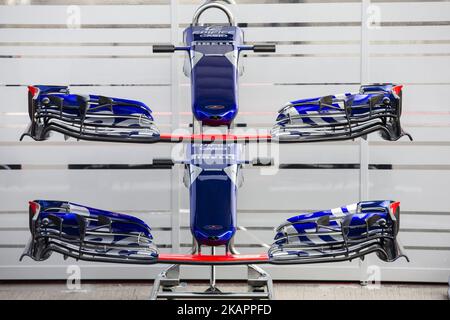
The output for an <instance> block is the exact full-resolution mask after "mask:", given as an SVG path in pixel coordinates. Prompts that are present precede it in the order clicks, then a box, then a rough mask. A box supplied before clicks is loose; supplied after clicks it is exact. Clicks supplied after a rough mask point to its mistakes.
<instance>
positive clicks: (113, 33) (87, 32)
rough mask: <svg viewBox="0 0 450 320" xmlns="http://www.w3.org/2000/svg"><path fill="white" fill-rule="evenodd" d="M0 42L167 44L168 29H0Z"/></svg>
mask: <svg viewBox="0 0 450 320" xmlns="http://www.w3.org/2000/svg"><path fill="white" fill-rule="evenodd" d="M0 42H33V43H34V42H50V43H58V44H67V43H74V42H75V43H80V42H81V43H98V42H102V43H105V42H106V43H111V42H132V43H167V42H170V29H143V28H141V29H135V28H128V29H120V28H116V29H83V28H82V29H38V28H35V29H11V28H4V29H0Z"/></svg>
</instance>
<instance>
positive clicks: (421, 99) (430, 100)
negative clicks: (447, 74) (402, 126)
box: [402, 84, 450, 116]
mask: <svg viewBox="0 0 450 320" xmlns="http://www.w3.org/2000/svg"><path fill="white" fill-rule="evenodd" d="M402 90H403V110H405V112H412V111H419V112H425V113H426V112H434V111H438V112H439V111H441V112H442V111H443V112H449V111H450V107H449V105H448V103H446V102H445V101H449V99H450V85H449V84H447V85H432V84H431V85H412V84H406V85H404V87H403V89H402ZM443 115H444V116H445V113H444V114H443Z"/></svg>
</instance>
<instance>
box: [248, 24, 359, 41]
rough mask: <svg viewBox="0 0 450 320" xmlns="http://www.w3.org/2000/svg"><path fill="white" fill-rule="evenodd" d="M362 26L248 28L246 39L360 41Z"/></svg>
mask: <svg viewBox="0 0 450 320" xmlns="http://www.w3.org/2000/svg"><path fill="white" fill-rule="evenodd" d="M360 37H361V28H360V27H353V26H351V27H350V26H349V27H347V26H345V27H278V28H246V29H245V40H246V41H251V42H258V41H268V42H270V41H289V42H291V41H332V42H336V41H359V40H360Z"/></svg>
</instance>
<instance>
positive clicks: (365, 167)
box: [359, 0, 370, 285]
mask: <svg viewBox="0 0 450 320" xmlns="http://www.w3.org/2000/svg"><path fill="white" fill-rule="evenodd" d="M369 5H370V0H362V1H361V58H360V62H361V65H360V81H361V84H367V83H369V29H368V27H367V20H368V19H367V18H368V17H367V9H368V8H369ZM359 165H360V168H359V201H364V200H368V198H369V143H368V141H367V140H366V139H363V138H360V139H359ZM368 260H369V257H366V258H365V259H364V260H363V261H361V260H360V264H359V267H360V269H359V270H360V283H361V285H365V284H366V278H367V267H368V265H369V263H368Z"/></svg>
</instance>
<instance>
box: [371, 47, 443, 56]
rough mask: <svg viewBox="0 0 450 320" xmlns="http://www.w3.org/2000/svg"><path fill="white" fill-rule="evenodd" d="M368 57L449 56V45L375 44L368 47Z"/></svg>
mask: <svg viewBox="0 0 450 320" xmlns="http://www.w3.org/2000/svg"><path fill="white" fill-rule="evenodd" d="M369 48H370V49H369V51H370V55H392V57H393V58H400V59H401V58H402V55H412V54H417V55H437V54H442V55H444V54H447V55H448V54H449V52H450V44H447V43H445V44H442V43H436V44H434V43H431V44H413V45H412V44H377V45H371V46H370V47H369Z"/></svg>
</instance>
